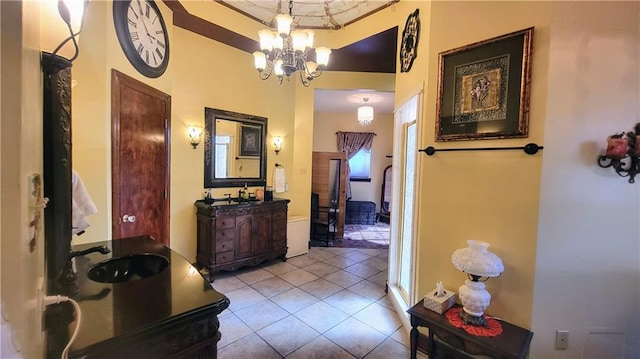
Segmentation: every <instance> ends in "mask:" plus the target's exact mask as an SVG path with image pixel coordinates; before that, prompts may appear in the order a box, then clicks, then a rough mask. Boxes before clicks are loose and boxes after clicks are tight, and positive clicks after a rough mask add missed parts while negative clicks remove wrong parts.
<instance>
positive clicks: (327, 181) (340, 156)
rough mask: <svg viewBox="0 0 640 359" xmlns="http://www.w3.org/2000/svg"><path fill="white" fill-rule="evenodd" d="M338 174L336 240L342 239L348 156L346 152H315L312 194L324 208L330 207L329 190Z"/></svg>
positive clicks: (313, 156) (312, 171) (312, 166)
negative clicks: (315, 195) (315, 194)
mask: <svg viewBox="0 0 640 359" xmlns="http://www.w3.org/2000/svg"><path fill="white" fill-rule="evenodd" d="M336 173H338V174H339V176H338V177H339V181H338V182H339V183H338V184H337V185H338V218H337V227H336V238H342V237H343V236H344V222H345V210H346V203H347V191H346V188H347V154H346V153H344V152H313V155H312V165H311V192H313V193H317V194H318V200H319V203H320V206H322V207H329V206H330V201H331V200H330V197H331V193H330V192H331V191H330V190H329V188H330V186H331V185H332V184H333V183H335V174H336ZM325 219H326V217H325Z"/></svg>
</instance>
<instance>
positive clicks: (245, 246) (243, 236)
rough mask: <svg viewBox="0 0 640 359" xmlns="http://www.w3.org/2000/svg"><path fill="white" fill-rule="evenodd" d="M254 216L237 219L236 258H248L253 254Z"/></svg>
mask: <svg viewBox="0 0 640 359" xmlns="http://www.w3.org/2000/svg"><path fill="white" fill-rule="evenodd" d="M254 221H255V218H254V216H253V215H244V216H238V217H236V251H235V253H236V258H247V257H251V255H252V254H253V246H252V245H251V243H252V242H253V233H254V231H253V227H254V225H253V223H254Z"/></svg>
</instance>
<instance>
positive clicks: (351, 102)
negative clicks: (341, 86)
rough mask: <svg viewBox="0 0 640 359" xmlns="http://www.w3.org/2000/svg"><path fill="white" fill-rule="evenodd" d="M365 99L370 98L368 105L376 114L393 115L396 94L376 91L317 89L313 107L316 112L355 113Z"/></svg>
mask: <svg viewBox="0 0 640 359" xmlns="http://www.w3.org/2000/svg"><path fill="white" fill-rule="evenodd" d="M364 98H368V99H369V100H368V101H367V104H368V105H370V106H372V107H373V108H374V110H375V112H376V113H380V114H392V113H393V104H394V93H393V92H383V91H374V90H358V89H354V90H324V89H316V90H315V92H314V100H313V106H314V109H313V110H314V111H315V112H331V113H340V112H353V113H354V114H355V113H356V111H357V109H358V107H360V106H362V105H363V104H364Z"/></svg>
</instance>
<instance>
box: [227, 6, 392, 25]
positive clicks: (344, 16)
mask: <svg viewBox="0 0 640 359" xmlns="http://www.w3.org/2000/svg"><path fill="white" fill-rule="evenodd" d="M216 1H217V2H219V3H221V4H223V5H225V6H227V7H229V8H232V9H234V10H236V11H238V12H240V13H242V14H244V15H246V16H249V17H251V18H253V19H254V20H256V21H259V22H261V23H263V24H265V25H267V26H270V25H272V21H273V19H274V18H275V17H276V15H278V14H288V13H289V1H288V0H252V1H238V0H216ZM398 1H400V0H295V1H293V8H292V10H291V15H292V16H293V19H294V20H293V21H294V24H295V27H297V28H306V29H309V28H314V29H339V28H342V27H344V26H347V25H349V24H351V23H353V22H355V21H358V20H360V19H362V18H364V17H366V16H369V15H371V14H373V13H375V12H377V11H379V10H381V9H384V8H386V7H388V6H390V5H392V4H394V3H396V2H398Z"/></svg>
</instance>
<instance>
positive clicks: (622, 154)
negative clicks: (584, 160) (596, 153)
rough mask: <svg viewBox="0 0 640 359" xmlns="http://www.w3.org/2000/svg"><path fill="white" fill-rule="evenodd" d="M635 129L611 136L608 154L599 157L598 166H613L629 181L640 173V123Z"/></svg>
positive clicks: (608, 142)
mask: <svg viewBox="0 0 640 359" xmlns="http://www.w3.org/2000/svg"><path fill="white" fill-rule="evenodd" d="M634 130H635V132H631V131H629V132H627V133H624V132H621V133H618V134H615V135H611V136H609V137H608V138H607V152H606V154H604V155H601V156H600V157H598V166H600V167H602V168H608V167H613V169H614V170H615V171H616V173H617V174H618V175H619V176H620V177H629V183H634V182H635V179H634V177H635V176H636V175H637V174H638V173H640V123H636V126H635V128H634Z"/></svg>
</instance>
